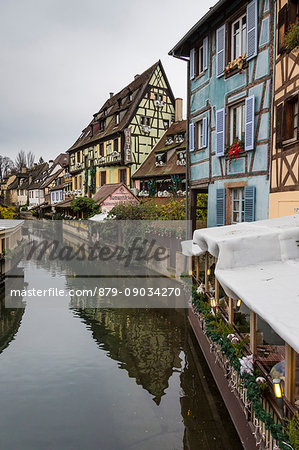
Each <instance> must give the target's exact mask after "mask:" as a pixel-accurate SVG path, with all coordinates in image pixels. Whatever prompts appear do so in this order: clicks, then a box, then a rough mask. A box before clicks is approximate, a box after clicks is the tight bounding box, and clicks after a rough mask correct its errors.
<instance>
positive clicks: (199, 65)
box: [195, 45, 204, 76]
mask: <svg viewBox="0 0 299 450" xmlns="http://www.w3.org/2000/svg"><path fill="white" fill-rule="evenodd" d="M203 71H204V64H203V45H202V46H201V47H199V48H198V49H196V51H195V75H196V76H198V75H200V74H201V73H202V72H203Z"/></svg>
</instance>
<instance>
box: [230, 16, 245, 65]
mask: <svg viewBox="0 0 299 450" xmlns="http://www.w3.org/2000/svg"><path fill="white" fill-rule="evenodd" d="M244 18H245V25H242V22H243V19H244ZM238 22H239V37H238V40H239V48H240V50H239V55H237V54H235V50H234V43H235V33H234V26H235V24H237V23H238ZM246 46H247V14H243V15H242V16H240V17H239V18H238V19H237V20H235V21H234V22H233V23H232V25H231V60H232V61H233V60H235V59H236V58H239V56H241V55H243V53H246Z"/></svg>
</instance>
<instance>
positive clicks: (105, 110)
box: [103, 108, 107, 117]
mask: <svg viewBox="0 0 299 450" xmlns="http://www.w3.org/2000/svg"><path fill="white" fill-rule="evenodd" d="M103 114H104V117H106V116H107V108H105V109H104V111H103Z"/></svg>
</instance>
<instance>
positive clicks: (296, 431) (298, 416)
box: [287, 411, 299, 450]
mask: <svg viewBox="0 0 299 450" xmlns="http://www.w3.org/2000/svg"><path fill="white" fill-rule="evenodd" d="M287 433H288V435H289V438H290V442H291V444H292V446H293V449H294V450H299V413H298V411H296V412H295V414H294V416H293V417H292V419H290V420H288V424H287Z"/></svg>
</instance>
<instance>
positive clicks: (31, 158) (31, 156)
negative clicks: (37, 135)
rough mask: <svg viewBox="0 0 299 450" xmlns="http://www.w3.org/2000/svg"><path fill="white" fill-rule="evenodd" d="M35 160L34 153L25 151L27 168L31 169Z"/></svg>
mask: <svg viewBox="0 0 299 450" xmlns="http://www.w3.org/2000/svg"><path fill="white" fill-rule="evenodd" d="M34 161H35V155H34V154H33V153H32V152H28V153H27V167H28V169H31V167H33V164H34Z"/></svg>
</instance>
